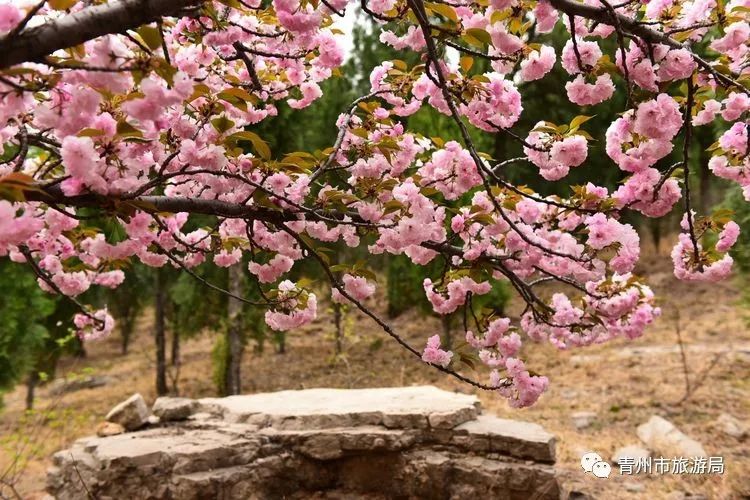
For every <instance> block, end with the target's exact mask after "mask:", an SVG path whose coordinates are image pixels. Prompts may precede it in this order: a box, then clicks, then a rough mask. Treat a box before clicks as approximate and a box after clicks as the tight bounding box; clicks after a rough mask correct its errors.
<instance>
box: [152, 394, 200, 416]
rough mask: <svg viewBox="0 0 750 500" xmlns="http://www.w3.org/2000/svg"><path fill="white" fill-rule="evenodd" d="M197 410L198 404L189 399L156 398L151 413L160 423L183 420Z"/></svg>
mask: <svg viewBox="0 0 750 500" xmlns="http://www.w3.org/2000/svg"><path fill="white" fill-rule="evenodd" d="M197 408H198V403H196V402H195V401H194V400H192V399H189V398H169V397H161V398H157V399H156V401H155V402H154V406H153V408H152V409H151V411H153V412H154V415H156V416H157V417H159V420H161V421H162V422H171V421H174V420H185V419H186V418H188V417H189V416H190V415H192V414H193V412H194V411H195V410H196V409H197Z"/></svg>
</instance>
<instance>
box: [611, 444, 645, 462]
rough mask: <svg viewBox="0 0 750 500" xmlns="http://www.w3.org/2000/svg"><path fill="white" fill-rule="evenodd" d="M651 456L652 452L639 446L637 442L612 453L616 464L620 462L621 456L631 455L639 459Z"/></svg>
mask: <svg viewBox="0 0 750 500" xmlns="http://www.w3.org/2000/svg"><path fill="white" fill-rule="evenodd" d="M650 456H651V452H650V451H648V450H647V449H646V448H643V447H641V446H638V445H637V444H631V445H628V446H623V447H622V448H619V449H618V450H617V451H616V452H615V453H614V455H612V462H613V463H615V464H619V463H620V458H621V457H631V458H635V459H636V460H638V459H639V458H648V457H650Z"/></svg>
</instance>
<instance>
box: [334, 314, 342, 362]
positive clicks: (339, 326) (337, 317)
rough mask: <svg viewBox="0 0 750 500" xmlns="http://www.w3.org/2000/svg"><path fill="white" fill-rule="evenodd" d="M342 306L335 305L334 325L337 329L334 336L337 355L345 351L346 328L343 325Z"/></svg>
mask: <svg viewBox="0 0 750 500" xmlns="http://www.w3.org/2000/svg"><path fill="white" fill-rule="evenodd" d="M341 320H342V314H341V304H338V303H335V302H334V304H333V324H334V327H335V328H336V331H335V332H334V334H335V335H336V338H335V339H336V354H341V352H342V351H343V340H344V331H343V330H344V327H343V324H342V321H341Z"/></svg>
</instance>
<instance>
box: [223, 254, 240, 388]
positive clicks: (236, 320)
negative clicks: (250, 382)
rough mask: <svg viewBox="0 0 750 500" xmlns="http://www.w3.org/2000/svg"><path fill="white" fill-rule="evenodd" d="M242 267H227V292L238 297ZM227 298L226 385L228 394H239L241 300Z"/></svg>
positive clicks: (238, 265) (237, 265)
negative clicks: (227, 347) (227, 351)
mask: <svg viewBox="0 0 750 500" xmlns="http://www.w3.org/2000/svg"><path fill="white" fill-rule="evenodd" d="M242 269H243V268H242V265H241V264H236V265H234V266H232V267H230V268H229V292H230V293H231V294H233V295H237V296H240V297H241V296H242V295H243V294H244V286H243V281H244V274H243V273H242ZM227 300H228V305H227V308H228V310H227V313H228V316H229V330H228V331H227V342H229V359H227V378H226V387H227V393H228V394H240V393H241V390H242V379H241V368H242V352H243V351H244V345H243V341H242V340H243V339H242V336H243V335H242V302H240V301H238V300H236V299H234V298H232V297H228V298H227Z"/></svg>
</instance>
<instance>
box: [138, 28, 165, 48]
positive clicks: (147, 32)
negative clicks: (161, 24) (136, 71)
mask: <svg viewBox="0 0 750 500" xmlns="http://www.w3.org/2000/svg"><path fill="white" fill-rule="evenodd" d="M135 32H136V33H138V36H140V37H141V39H142V40H143V41H144V42H145V43H146V45H147V46H148V48H149V49H151V50H156V49H158V48H159V47H161V44H162V38H161V30H160V29H159V28H156V27H154V26H141V27H140V28H138V29H137V30H135Z"/></svg>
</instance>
